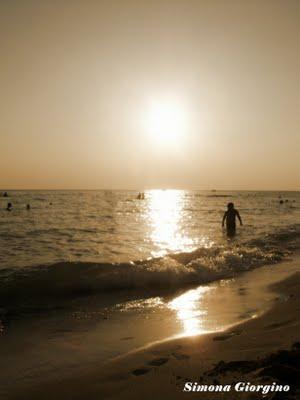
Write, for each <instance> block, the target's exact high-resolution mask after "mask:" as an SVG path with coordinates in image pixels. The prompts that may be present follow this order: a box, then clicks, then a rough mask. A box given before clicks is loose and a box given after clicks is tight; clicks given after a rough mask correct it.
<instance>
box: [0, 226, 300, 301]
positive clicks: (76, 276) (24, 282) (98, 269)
mask: <svg viewBox="0 0 300 400" xmlns="http://www.w3.org/2000/svg"><path fill="white" fill-rule="evenodd" d="M299 237H300V230H299V229H298V228H297V227H293V228H291V229H289V230H288V231H281V232H277V233H274V234H272V235H268V236H265V237H264V238H259V239H255V240H252V241H249V242H248V243H241V244H232V243H228V244H224V245H223V246H218V247H211V248H200V249H198V250H196V251H193V252H190V253H177V254H171V255H168V256H166V257H161V258H152V259H149V260H144V261H136V262H130V263H121V264H109V263H90V262H87V263H85V262H84V263H82V262H62V263H56V264H53V265H50V266H47V267H46V266H41V267H35V268H34V269H33V268H32V269H23V270H22V271H15V272H14V273H13V274H12V273H11V271H6V270H2V271H1V283H0V302H1V303H0V304H2V306H4V305H5V304H17V303H20V304H21V303H22V304H24V302H25V303H26V301H30V299H35V300H37V299H39V300H41V301H42V299H45V298H47V299H49V298H55V299H59V298H67V297H72V298H74V297H76V296H81V295H86V294H92V293H109V292H113V291H118V290H135V289H136V290H143V289H145V290H146V289H169V288H179V287H184V286H186V285H191V284H195V285H197V284H202V283H207V282H211V281H214V280H219V279H225V278H230V277H233V276H235V275H236V274H238V273H241V272H244V271H249V270H251V269H254V268H257V267H260V266H262V265H267V264H276V263H278V262H280V261H281V260H283V258H284V257H285V256H287V255H288V254H289V253H290V251H291V249H292V250H294V249H295V248H297V240H298V239H299Z"/></svg>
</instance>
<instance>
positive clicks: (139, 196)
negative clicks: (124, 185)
mask: <svg viewBox="0 0 300 400" xmlns="http://www.w3.org/2000/svg"><path fill="white" fill-rule="evenodd" d="M144 199H145V193H141V192H139V194H138V195H137V200H144Z"/></svg>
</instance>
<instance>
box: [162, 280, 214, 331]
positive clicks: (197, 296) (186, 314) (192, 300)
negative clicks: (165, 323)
mask: <svg viewBox="0 0 300 400" xmlns="http://www.w3.org/2000/svg"><path fill="white" fill-rule="evenodd" d="M209 290H210V288H209V287H199V288H197V289H194V290H189V291H188V292H186V293H184V294H183V295H181V296H178V297H176V298H175V299H174V300H172V301H170V302H169V303H168V307H169V308H170V309H171V310H174V311H176V313H177V318H178V319H179V320H180V321H181V322H182V325H183V332H182V335H183V336H193V335H198V334H200V333H204V332H205V330H204V329H203V318H204V317H205V315H206V313H207V312H206V311H205V310H201V300H202V298H203V295H204V294H205V293H206V292H207V291H209Z"/></svg>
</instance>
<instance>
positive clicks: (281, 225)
mask: <svg viewBox="0 0 300 400" xmlns="http://www.w3.org/2000/svg"><path fill="white" fill-rule="evenodd" d="M137 194H138V193H137V192H134V191H10V192H9V197H7V198H6V197H0V354H1V357H0V370H1V377H0V396H1V394H2V395H3V398H8V394H9V393H10V391H11V390H13V388H14V387H17V386H18V385H21V384H22V385H23V384H24V385H26V384H27V383H28V384H31V383H32V382H39V381H43V380H45V379H51V378H52V377H56V378H58V377H59V378H60V379H61V378H62V376H72V375H73V374H74V373H75V371H81V370H82V369H83V370H84V369H85V368H89V366H92V365H95V363H97V365H100V364H101V363H104V362H106V361H108V360H109V359H111V358H114V357H116V356H119V355H122V354H124V353H126V352H128V351H131V350H134V349H137V348H139V347H142V346H144V345H147V344H149V343H153V342H155V341H160V340H165V339H167V338H170V337H174V336H178V335H179V336H180V335H186V336H187V335H195V334H199V333H205V332H214V331H218V330H222V329H224V328H226V327H228V326H231V325H234V324H237V323H240V322H242V321H243V320H245V319H249V318H255V317H257V316H258V315H260V314H261V313H262V312H264V311H265V310H267V309H269V308H270V307H271V306H272V304H273V303H274V301H278V299H279V301H284V298H281V297H280V296H279V295H278V294H276V293H273V292H272V291H270V290H268V285H269V284H270V283H275V282H278V281H280V280H282V279H284V278H286V277H287V276H290V274H291V273H293V272H295V271H299V263H298V260H299V259H297V258H295V257H294V256H295V252H296V251H297V249H298V248H299V239H300V224H299V216H300V193H299V192H286V193H285V192H219V191H209V192H208V191H207V192H204V191H178V190H153V191H146V192H145V199H144V200H138V199H137ZM281 200H283V202H282V203H280V201H281ZM229 201H232V202H234V203H235V206H236V208H237V209H238V210H239V211H240V214H241V217H242V219H243V222H244V226H242V227H239V226H238V227H237V234H236V236H235V237H234V238H231V239H230V238H228V237H227V236H226V232H224V231H223V230H222V228H221V221H222V217H223V213H224V211H225V210H226V205H227V203H228V202H229ZM7 202H11V203H12V204H13V210H12V211H11V212H9V211H6V209H5V208H6V205H7ZM27 204H30V205H31V209H30V210H29V211H28V210H26V205H27ZM281 261H284V262H281ZM101 365H102V364H101Z"/></svg>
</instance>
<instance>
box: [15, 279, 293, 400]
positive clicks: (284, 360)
mask: <svg viewBox="0 0 300 400" xmlns="http://www.w3.org/2000/svg"><path fill="white" fill-rule="evenodd" d="M274 290H276V291H277V292H278V293H281V294H283V296H278V298H277V302H276V303H277V304H276V305H275V307H274V308H273V309H272V310H271V311H269V312H268V313H267V314H264V315H263V316H262V317H260V318H257V319H253V320H250V321H247V322H246V323H244V324H241V325H239V326H236V327H234V329H230V330H228V331H226V332H222V333H218V334H209V335H201V336H196V337H187V338H180V339H176V340H170V341H166V342H163V343H160V344H157V345H154V346H149V347H147V348H144V349H142V350H139V351H137V352H134V353H132V354H129V355H126V356H124V357H122V358H119V359H116V360H114V361H112V362H110V363H109V364H107V365H106V366H105V367H104V368H103V366H101V367H97V366H95V367H94V368H93V370H89V371H86V372H85V373H84V374H82V375H81V376H74V377H73V378H71V379H63V378H62V379H61V380H60V381H55V382H49V383H46V384H43V385H41V386H40V387H31V388H28V387H27V388H26V389H24V388H23V389H21V388H20V389H16V391H15V393H13V394H12V395H11V396H9V398H11V399H22V400H24V399H32V400H33V399H42V398H43V399H57V400H58V399H64V400H66V399H72V400H73V399H82V400H83V399H84V400H88V399H89V400H90V399H97V400H99V399H153V398H154V399H181V398H201V399H210V398H212V399H223V398H228V399H229V398H230V399H240V398H248V397H249V398H262V395H261V394H249V393H248V394H242V393H236V392H235V391H233V390H232V391H231V392H230V393H199V392H198V393H197V392H196V393H191V392H190V393H184V392H183V387H184V384H185V382H198V383H200V384H207V385H209V384H224V385H225V384H231V385H234V383H236V382H239V381H246V382H247V381H249V382H252V383H262V384H270V383H272V382H277V383H288V384H289V385H290V386H291V391H290V392H289V393H285V394H283V395H282V394H280V395H279V394H277V395H276V396H274V395H275V394H274V393H272V394H269V395H268V398H274V399H275V398H276V399H279V398H286V399H292V398H293V399H294V398H297V397H296V396H297V395H296V394H295V392H296V391H297V389H298V390H299V383H298V387H297V377H300V375H299V358H300V357H299V344H298V343H297V342H299V341H300V320H299V315H300V295H299V293H300V273H297V274H295V275H293V276H292V277H290V278H289V279H287V280H285V281H283V282H280V283H279V284H277V285H276V286H275V287H274ZM279 350H280V352H278V351H279ZM283 350H288V351H283ZM298 395H299V393H298ZM280 396H282V397H280Z"/></svg>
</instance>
